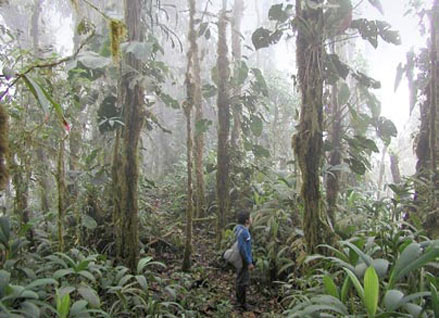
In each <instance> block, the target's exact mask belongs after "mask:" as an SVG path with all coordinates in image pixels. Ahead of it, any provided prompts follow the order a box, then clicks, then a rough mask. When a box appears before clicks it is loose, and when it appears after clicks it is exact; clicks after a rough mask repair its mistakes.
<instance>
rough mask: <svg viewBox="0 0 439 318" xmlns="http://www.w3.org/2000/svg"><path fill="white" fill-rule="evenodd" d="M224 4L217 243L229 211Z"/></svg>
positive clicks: (220, 46) (220, 52) (223, 17)
mask: <svg viewBox="0 0 439 318" xmlns="http://www.w3.org/2000/svg"><path fill="white" fill-rule="evenodd" d="M226 8H227V6H226V3H225V2H224V1H223V9H222V12H221V14H220V18H219V22H218V49H217V52H218V59H217V64H216V67H217V70H218V76H219V83H218V97H217V106H218V125H219V127H218V151H217V156H218V158H217V165H218V166H217V172H216V191H217V201H218V221H217V243H218V244H219V242H220V241H221V239H222V235H223V230H224V227H225V223H226V222H225V216H226V214H227V212H228V209H229V130H230V115H229V108H230V96H229V85H228V82H229V76H230V70H229V60H228V58H227V52H228V47H227V38H226V28H227V16H226Z"/></svg>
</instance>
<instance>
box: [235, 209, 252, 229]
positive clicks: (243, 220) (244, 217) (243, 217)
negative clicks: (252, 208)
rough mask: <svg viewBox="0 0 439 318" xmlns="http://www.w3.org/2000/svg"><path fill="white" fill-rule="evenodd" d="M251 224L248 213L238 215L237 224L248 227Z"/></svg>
mask: <svg viewBox="0 0 439 318" xmlns="http://www.w3.org/2000/svg"><path fill="white" fill-rule="evenodd" d="M251 223H252V218H251V216H250V212H248V211H244V212H240V213H239V214H238V224H242V225H245V226H250V224H251Z"/></svg>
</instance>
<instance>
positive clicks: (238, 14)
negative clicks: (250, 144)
mask: <svg viewBox="0 0 439 318" xmlns="http://www.w3.org/2000/svg"><path fill="white" fill-rule="evenodd" d="M243 12H244V2H243V1H242V0H235V3H234V6H233V19H232V56H233V64H234V65H235V67H236V66H238V65H239V63H240V62H241V57H242V49H241V21H242V14H243ZM240 95H241V87H240V86H238V85H236V86H235V87H233V91H232V96H233V97H234V100H235V102H234V103H233V104H232V114H233V129H232V135H231V140H230V144H231V145H232V149H234V150H236V151H238V150H239V149H240V139H241V111H240V106H241V105H240V103H239V96H240Z"/></svg>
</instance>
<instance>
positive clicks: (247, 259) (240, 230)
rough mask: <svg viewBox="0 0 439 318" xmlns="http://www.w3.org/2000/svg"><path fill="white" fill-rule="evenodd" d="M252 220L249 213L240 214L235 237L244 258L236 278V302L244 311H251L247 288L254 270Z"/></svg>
mask: <svg viewBox="0 0 439 318" xmlns="http://www.w3.org/2000/svg"><path fill="white" fill-rule="evenodd" d="M251 224H252V219H251V216H250V213H249V212H241V213H239V214H238V225H237V226H236V227H235V235H236V239H237V241H238V249H239V253H240V254H241V257H242V267H241V268H240V269H238V270H237V276H236V300H237V302H238V305H239V307H240V308H241V309H243V310H244V311H247V310H248V309H249V306H248V304H247V299H246V298H247V288H248V286H249V285H250V271H252V270H253V269H254V265H253V257H252V240H251V235H250V232H249V228H250V225H251Z"/></svg>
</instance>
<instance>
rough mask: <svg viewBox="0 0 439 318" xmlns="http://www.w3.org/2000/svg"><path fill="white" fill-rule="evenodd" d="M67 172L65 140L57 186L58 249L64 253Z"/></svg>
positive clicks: (59, 161) (60, 152) (60, 153)
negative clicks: (65, 167) (65, 166)
mask: <svg viewBox="0 0 439 318" xmlns="http://www.w3.org/2000/svg"><path fill="white" fill-rule="evenodd" d="M64 178H65V171H64V139H62V140H61V141H60V143H59V150H58V164H57V172H56V184H57V188H58V218H57V226H58V244H59V246H58V249H59V251H60V252H64V217H65V202H64V200H65V195H64V194H65V180H64Z"/></svg>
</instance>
